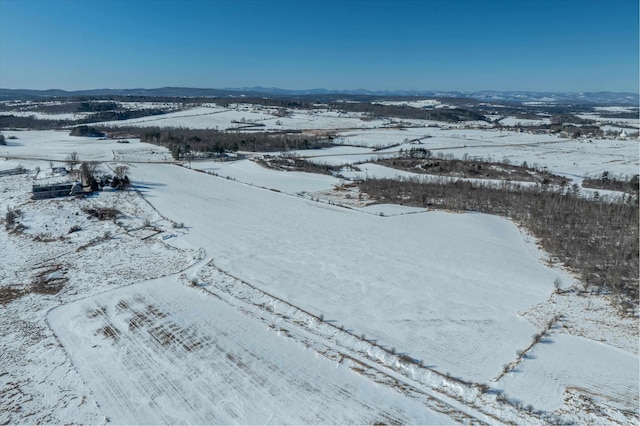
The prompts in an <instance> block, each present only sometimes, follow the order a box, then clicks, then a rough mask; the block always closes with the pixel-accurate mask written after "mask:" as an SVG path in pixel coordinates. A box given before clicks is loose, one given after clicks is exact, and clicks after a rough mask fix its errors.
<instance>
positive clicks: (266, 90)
mask: <svg viewBox="0 0 640 426" xmlns="http://www.w3.org/2000/svg"><path fill="white" fill-rule="evenodd" d="M109 95H111V96H149V97H191V98H193V97H211V98H221V97H239V96H246V97H261V96H270V97H293V96H299V97H329V96H368V97H369V96H370V97H382V96H384V97H416V98H417V97H420V98H425V97H428V98H469V99H476V100H479V101H487V102H491V101H495V102H513V103H527V102H541V103H548V104H598V105H630V106H638V105H639V104H640V96H639V94H638V93H628V92H623V93H616V92H585V93H569V92H563V93H556V92H523V91H520V92H513V91H491V90H484V91H477V92H458V91H438V90H391V91H387V90H384V91H381V90H366V89H354V90H329V89H309V90H288V89H279V88H276V87H260V86H255V87H236V88H226V89H200V88H191V87H162V88H157V89H92V90H75V91H66V90H60V89H49V90H30V89H1V88H0V100H19V99H23V100H28V99H40V98H52V97H70V96H109Z"/></svg>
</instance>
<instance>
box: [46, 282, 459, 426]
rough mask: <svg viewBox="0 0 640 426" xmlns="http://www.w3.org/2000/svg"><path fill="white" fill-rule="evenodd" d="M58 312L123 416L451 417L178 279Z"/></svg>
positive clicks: (59, 324)
mask: <svg viewBox="0 0 640 426" xmlns="http://www.w3.org/2000/svg"><path fill="white" fill-rule="evenodd" d="M50 322H51V325H52V327H53V329H54V330H55V331H56V334H57V335H58V336H59V337H60V339H61V341H62V342H63V344H64V346H65V347H66V348H67V350H69V352H70V353H71V354H72V355H71V358H72V360H73V361H74V363H75V365H76V366H77V368H78V370H79V372H80V373H81V374H82V376H83V377H84V378H85V380H86V381H87V383H88V384H89V386H90V387H91V389H92V390H93V392H94V394H95V395H96V399H97V401H98V403H99V404H100V406H101V407H102V408H103V409H104V410H105V412H107V413H109V418H110V421H111V422H115V423H129V424H132V423H133V424H175V423H189V424H193V423H196V424H232V423H234V424H235V423H240V424H269V423H276V424H291V423H295V424H347V423H358V424H373V423H378V422H384V423H417V424H434V423H437V424H441V423H449V422H451V420H449V419H448V418H447V417H445V416H443V415H438V414H436V413H434V412H431V411H429V410H427V409H425V408H424V407H422V406H421V404H420V403H419V401H414V400H411V399H408V398H404V397H403V395H402V394H401V393H399V392H398V391H397V390H393V389H391V388H387V387H384V386H378V385H376V384H375V383H373V382H372V381H370V380H369V379H366V378H364V377H362V376H360V375H358V374H355V373H354V372H353V371H351V370H350V369H348V368H347V367H338V368H336V365H335V363H334V362H332V361H330V360H328V359H326V358H324V357H319V356H317V354H316V353H315V352H314V351H313V350H305V348H304V347H303V346H301V345H297V344H296V343H294V342H292V341H289V340H288V339H286V338H284V337H282V336H279V335H278V334H277V333H276V332H275V331H272V330H270V329H268V328H265V326H264V325H263V324H260V323H259V322H257V321H255V320H253V319H251V318H249V317H247V316H245V315H243V314H242V313H240V312H239V311H237V310H235V309H232V308H230V307H228V306H226V305H225V304H224V303H222V302H221V301H219V300H217V299H215V298H214V297H212V296H210V295H209V296H207V295H206V294H205V293H202V292H201V291H199V290H197V289H194V288H188V287H185V286H182V285H180V284H178V283H176V282H175V281H174V280H169V279H164V280H156V281H150V282H147V283H144V284H140V285H136V286H131V287H127V288H124V289H120V290H116V291H114V292H109V293H105V294H102V295H100V296H96V297H92V298H89V299H84V300H82V301H79V302H76V303H73V304H70V305H66V306H64V307H61V308H58V309H56V310H54V311H53V312H52V313H51V314H50Z"/></svg>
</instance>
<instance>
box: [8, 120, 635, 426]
mask: <svg viewBox="0 0 640 426" xmlns="http://www.w3.org/2000/svg"><path fill="white" fill-rule="evenodd" d="M195 112H197V113H200V112H202V115H193V113H194V111H193V110H192V111H191V112H190V113H191V114H192V115H188V114H189V111H181V112H177V113H172V114H173V115H170V114H168V115H165V116H162V117H163V118H162V119H168V120H171V121H170V122H171V123H172V125H179V124H178V123H182V124H181V125H183V126H191V125H194V124H197V123H196V122H197V121H198V120H206V122H205V121H203V122H202V123H201V125H202V126H205V124H206V126H209V125H210V124H211V123H212V122H213V121H211V120H214V119H215V118H214V117H217V116H220V117H223V116H222V114H228V115H229V116H228V117H224V119H223V120H222V121H220V122H219V123H220V124H216V125H219V126H222V125H225V124H224V123H226V125H231V124H233V123H231V120H236V119H241V118H242V116H239V114H242V115H244V117H245V121H246V120H249V118H251V117H254V118H255V119H256V121H257V120H262V121H263V122H266V123H270V122H271V121H273V122H274V124H273V126H274V127H276V126H293V127H295V126H298V128H316V129H322V128H324V127H322V126H326V127H327V128H328V127H330V126H334V127H333V128H336V129H340V128H342V129H350V130H348V131H345V132H344V133H341V134H339V136H342V138H343V141H344V143H345V145H347V144H349V141H361V142H363V143H361V144H359V145H363V146H367V147H365V148H356V147H350V146H344V147H334V148H330V149H325V150H319V151H316V152H313V151H301V152H298V154H299V155H304V156H309V157H310V159H311V160H312V161H314V162H319V163H322V162H325V163H327V164H344V163H354V162H356V161H363V160H364V161H368V160H370V159H371V158H372V157H376V156H378V155H390V154H391V153H392V152H393V151H397V150H399V149H400V148H403V149H410V148H411V147H416V146H417V147H424V148H426V149H429V150H432V152H433V153H438V152H443V153H454V154H455V155H456V156H457V157H462V156H463V155H464V154H468V155H469V156H482V157H484V158H487V157H492V158H494V159H498V160H500V159H502V158H508V159H509V160H510V161H511V162H513V163H520V162H522V161H527V162H529V163H530V164H533V163H537V164H538V165H539V166H540V167H544V166H546V167H548V168H549V169H550V170H551V171H556V172H560V173H563V174H567V175H570V176H575V177H577V178H579V177H581V176H585V175H589V174H597V173H598V172H600V173H601V171H602V170H608V171H610V172H611V173H612V174H633V173H637V169H638V145H637V142H634V141H604V140H602V141H600V140H594V141H593V142H587V141H583V142H580V141H569V140H563V139H559V138H556V137H554V136H545V135H543V136H540V135H528V134H521V133H513V132H503V133H500V132H496V131H492V130H478V129H444V128H442V129H440V128H433V127H421V128H409V129H407V130H396V129H393V130H392V129H374V128H371V127H370V128H367V129H362V130H352V128H354V127H355V128H358V127H359V126H369V125H371V122H365V121H362V120H359V119H357V118H354V117H340V116H338V115H337V114H333V113H331V114H330V113H329V112H326V113H322V114H318V115H317V116H315V117H314V116H312V115H310V114H302V113H297V114H294V115H293V116H292V117H282V118H276V117H275V116H273V115H271V114H270V113H269V111H261V110H255V111H254V110H253V109H251V110H246V111H239V110H233V114H231V112H229V111H227V110H224V109H222V108H220V111H219V110H218V109H216V108H209V107H202V111H200V110H197V111H195ZM332 114H333V115H332ZM168 116H169V117H168ZM231 117H233V118H231ZM153 119H155V118H153ZM138 120H143V119H138ZM276 120H281V123H282V124H279V125H276V124H275V121H276ZM287 120H290V121H287ZM352 120H353V121H352ZM139 123H140V125H146V124H144V123H149V124H148V125H158V124H157V123H155V124H152V123H153V122H147V121H139ZM377 124H382V123H377ZM164 125H167V124H164ZM307 125H309V126H310V127H305V126H307ZM374 125H376V124H375V123H374V124H373V125H372V126H374ZM214 127H215V125H214ZM4 133H5V134H6V136H16V137H17V139H12V140H8V142H9V145H8V146H2V147H0V170H7V169H10V168H13V167H16V166H17V165H18V164H22V165H24V166H25V167H27V168H28V169H30V170H31V171H30V173H29V174H27V175H19V176H4V177H0V200H1V203H0V205H2V207H3V210H4V209H5V208H6V207H5V206H8V207H16V208H19V209H21V210H23V218H22V219H20V220H21V221H22V223H23V224H24V225H25V226H26V229H25V230H24V231H23V232H22V233H17V234H9V233H8V232H7V231H6V230H5V229H4V226H3V227H2V229H1V230H0V235H1V237H0V254H1V255H2V261H3V265H8V267H6V268H3V269H2V270H1V271H0V286H2V287H3V288H6V287H8V286H11V288H15V289H19V290H20V291H24V294H23V295H21V296H20V297H18V298H16V299H15V300H12V301H9V302H7V303H5V304H3V305H2V306H1V308H2V309H0V328H2V329H3V330H11V331H10V332H9V333H6V334H4V335H3V336H2V337H0V349H1V352H0V366H1V367H0V384H1V385H2V388H3V390H1V391H0V408H2V410H0V413H1V414H0V422H3V423H5V422H9V423H104V422H106V421H111V422H115V423H175V422H181V423H187V422H189V423H269V422H271V423H375V422H384V423H391V422H400V423H421V424H434V423H435V424H441V423H448V422H470V421H472V420H473V419H475V420H478V421H483V422H489V423H493V422H495V423H501V422H515V423H536V422H542V421H543V420H542V419H541V418H540V416H542V418H543V419H547V420H550V419H551V417H549V416H557V417H558V418H559V419H563V420H564V421H578V422H591V423H609V422H614V421H618V422H622V423H633V422H637V420H638V415H639V413H638V400H639V389H638V385H637V378H638V376H639V374H640V372H639V368H638V361H639V358H638V349H637V338H638V334H637V319H633V318H626V319H625V318H620V317H618V316H617V313H616V311H615V310H614V309H613V308H612V307H611V306H610V305H609V304H608V303H607V302H606V300H605V299H604V298H602V297H598V296H589V295H583V296H579V295H577V293H575V292H566V293H563V294H561V295H560V294H556V293H555V292H554V290H555V289H554V281H556V280H559V281H560V283H561V286H562V288H565V289H568V288H570V287H572V286H579V283H578V282H577V281H576V279H575V278H573V277H572V276H571V275H570V274H569V273H568V272H567V271H564V270H562V269H560V268H557V267H553V266H550V265H549V264H547V262H545V260H546V255H545V253H542V252H541V251H539V249H538V248H537V247H536V245H535V241H534V240H533V239H532V238H531V237H530V236H528V235H527V234H526V233H524V232H523V231H522V230H520V229H518V228H517V227H516V226H515V225H514V224H513V223H511V222H509V221H507V220H505V219H502V218H497V217H493V216H487V215H480V214H451V213H444V212H428V211H425V210H422V209H408V208H405V207H400V206H375V205H374V206H368V207H362V204H364V203H363V202H361V203H356V202H355V200H357V199H358V194H355V193H354V194H353V195H352V196H353V199H354V203H353V207H354V208H343V207H339V206H335V205H331V204H329V203H328V202H327V200H329V201H330V200H331V199H332V198H331V197H330V196H329V195H327V197H326V198H323V197H324V196H320V195H318V194H323V193H324V194H330V193H332V192H333V193H336V194H337V192H338V191H337V190H333V188H334V187H337V186H338V185H341V184H344V183H345V181H344V180H343V179H338V178H335V177H331V176H325V175H313V174H308V173H297V172H282V171H275V170H268V169H264V168H262V167H260V166H259V165H258V164H256V163H255V162H253V161H249V160H242V161H237V162H228V163H221V162H193V165H192V167H193V168H194V169H198V170H200V171H198V170H189V169H188V168H186V167H180V166H178V165H174V164H163V163H168V162H169V160H170V155H169V154H168V152H167V150H166V149H164V148H161V147H157V146H153V145H148V144H145V143H140V142H139V141H138V140H136V139H130V141H129V142H130V143H128V144H122V143H117V142H116V141H109V140H104V141H101V140H96V139H93V138H78V137H71V136H68V135H67V133H64V132H53V131H42V132H35V131H34V132H20V131H13V132H4ZM427 136H429V137H427ZM336 139H340V138H336ZM411 141H413V142H411ZM396 144H400V146H395V147H393V148H389V149H388V150H386V151H387V152H385V150H383V151H381V152H380V153H378V152H374V150H373V147H377V146H391V145H396ZM71 152H77V153H78V155H79V157H80V159H81V160H95V161H101V162H105V163H106V164H105V167H106V166H107V165H108V166H109V167H112V168H113V167H114V166H116V165H118V164H127V165H128V166H129V167H130V170H129V176H130V178H131V180H132V182H133V185H134V188H135V189H136V190H137V192H133V191H132V192H128V193H118V192H102V193H99V194H97V195H95V196H92V197H89V198H86V199H84V200H75V199H56V200H43V201H34V200H30V199H29V191H30V185H31V183H32V182H33V178H34V175H35V172H34V170H35V168H36V167H40V168H41V169H42V170H43V171H44V170H45V169H48V168H49V161H54V162H61V161H63V160H64V159H65V157H66V156H67V155H69V154H70V153H71ZM603 159H604V160H603ZM360 167H361V168H362V170H361V172H359V173H365V174H367V173H370V174H371V175H379V174H384V173H386V174H389V173H392V172H391V171H389V169H386V168H382V169H381V168H380V166H377V165H374V164H364V165H361V166H360ZM383 169H384V170H383ZM201 171H204V172H208V173H202V172H201ZM42 173H44V172H42ZM209 173H212V174H216V175H218V176H212V175H211V174H209ZM354 173H355V172H354ZM401 174H402V172H399V171H398V172H397V175H401ZM354 176H355V175H354ZM345 177H347V178H348V177H350V175H349V174H348V173H346V172H345ZM265 189H267V190H265ZM273 190H275V191H273ZM341 191H344V189H341ZM312 198H313V199H312ZM317 198H320V199H321V200H320V202H318V201H314V200H315V199H317ZM323 200H324V202H322V201H323ZM90 206H116V207H117V208H118V209H119V210H121V211H122V212H123V214H122V215H121V216H120V217H119V218H118V219H116V220H115V221H97V220H95V219H90V218H88V217H87V215H86V214H85V213H84V212H83V210H82V207H90ZM355 207H357V208H355ZM180 224H184V227H181V226H180ZM74 225H77V226H78V227H79V228H80V229H81V230H80V231H78V232H72V233H70V232H69V231H70V229H71V227H73V226H74ZM163 236H164V238H163ZM205 260H206V261H207V263H206V265H207V266H204V261H205ZM198 262H199V263H198ZM54 267H55V268H54ZM185 268H187V269H186V271H185V272H184V274H185V275H180V273H181V272H180V271H184V270H185ZM216 271H217V272H216ZM43 272H46V274H43ZM161 277H163V278H161ZM189 277H192V278H193V280H194V283H196V284H197V286H190V278H189ZM229 277H233V279H235V280H236V282H237V283H236V284H234V285H232V286H229V287H228V288H227V287H224V286H223V284H224V283H226V282H227V280H230V279H231V278H229ZM156 278H160V279H156ZM43 279H44V280H45V281H47V280H49V281H51V282H52V283H59V282H62V281H63V282H64V285H63V287H62V288H61V289H60V290H59V291H58V292H57V293H52V294H42V293H38V292H37V291H35V290H32V289H33V288H35V287H34V283H37V282H39V280H40V281H42V280H43ZM61 279H62V281H60V280H61ZM239 283H246V285H250V286H252V288H253V290H252V292H255V294H256V295H258V296H255V297H260V298H266V299H268V300H269V302H268V304H267V305H266V306H270V308H269V309H271V310H272V311H273V312H271V311H267V313H266V314H265V313H263V310H264V309H266V308H264V306H263V307H258V305H255V304H252V303H253V302H251V301H250V302H241V299H242V297H244V296H243V294H242V293H241V292H238V291H239V289H241V288H242V287H241V286H240V284H239ZM224 285H226V284H224ZM223 288H227V290H225V291H223V292H222V291H221V290H220V289H223ZM234 289H235V290H234ZM252 294H253V293H252ZM242 300H243V299H242ZM247 300H249V299H247ZM278 301H280V302H278ZM276 305H277V306H276ZM54 308H55V309H54ZM51 309H53V310H52V311H51V312H50V313H48V312H49V311H50V310H51ZM278 309H280V310H282V313H280V314H279V315H280V316H277V317H273V315H275V313H274V312H278ZM283 309H284V310H283ZM293 310H298V311H296V312H306V314H304V315H303V316H301V317H297V316H293V313H292V312H293ZM269 312H271V313H269ZM560 314H562V315H564V316H563V317H562V318H561V319H560V320H558V322H557V323H556V325H555V326H554V327H552V328H551V329H550V330H549V331H548V336H547V338H546V340H544V341H543V342H541V343H539V344H536V345H534V346H533V347H532V348H531V350H529V351H528V352H527V353H526V355H525V356H524V357H523V358H522V359H521V361H520V362H517V366H516V367H515V368H514V369H513V370H512V371H511V372H509V373H507V374H502V372H503V369H504V366H505V365H506V364H510V363H514V362H516V361H517V359H518V357H519V355H518V352H519V351H522V350H525V349H526V348H527V347H529V345H530V344H531V343H532V339H533V335H534V334H535V333H537V332H540V331H541V330H543V329H544V328H545V324H547V323H548V321H549V320H550V319H553V318H555V317H556V316H557V315H560ZM269 315H271V316H269ZM296 315H297V314H296ZM287 316H291V318H286V317H287ZM314 318H315V319H314ZM320 318H321V320H320V321H319V322H318V319H320ZM295 321H299V322H300V323H296V322H295ZM318 324H320V325H318ZM321 325H322V326H323V327H325V328H326V330H328V331H322V332H321V331H314V327H315V328H318V330H319V327H320V326H321ZM323 330H324V328H323ZM54 332H55V334H54ZM322 333H324V334H322ZM332 336H333V337H332ZM58 339H59V340H58ZM349 342H351V343H349ZM25 353H26V354H27V356H24V354H25ZM400 355H402V356H405V357H406V359H408V360H411V363H412V366H411V367H406V366H402V365H403V364H398V363H397V362H396V361H393V360H394V359H398V358H397V357H398V356H400ZM394 357H395V358H394ZM344 360H349V361H344ZM605 360H606V361H605ZM345 362H346V364H345ZM34 366H41V367H37V368H34ZM365 372H369V373H367V374H365ZM372 377H385V379H384V380H382V379H380V380H377V379H372ZM390 378H393V380H394V382H393V383H395V385H390V384H389V383H391V382H392V381H391V379H390ZM458 379H460V380H462V381H464V382H457V381H456V380H458ZM480 385H486V386H488V389H489V391H488V392H481V391H479V390H478V389H480V388H479V386H480ZM399 389H405V390H404V391H399ZM500 394H503V395H505V396H506V398H507V400H510V401H511V402H512V403H514V404H515V406H514V405H511V404H505V403H504V402H500V401H499V400H497V395H500ZM416 395H422V396H420V397H418V396H416ZM587 400H590V401H594V402H593V404H596V405H597V406H599V407H603V408H602V410H601V412H598V411H594V410H593V404H592V405H591V406H589V403H588V402H585V401H587ZM434 401H435V402H434ZM528 404H531V406H532V411H534V412H536V411H537V412H538V414H535V413H534V414H535V415H531V414H528V412H527V411H526V410H523V409H518V408H517V407H518V406H522V407H526V406H527V405H528ZM585 404H586V405H585ZM589 407H591V408H589Z"/></svg>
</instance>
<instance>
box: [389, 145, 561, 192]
mask: <svg viewBox="0 0 640 426" xmlns="http://www.w3.org/2000/svg"><path fill="white" fill-rule="evenodd" d="M376 163H379V164H382V165H384V166H387V167H391V168H394V169H398V170H405V171H408V172H414V173H426V174H430V175H437V176H455V177H465V178H474V179H496V180H511V181H521V182H539V183H541V184H544V185H560V186H564V185H567V184H568V183H569V180H568V179H567V178H565V177H563V176H560V175H556V174H553V173H551V172H549V171H547V170H541V169H539V168H536V167H530V166H529V165H528V164H527V162H526V161H525V162H523V163H522V164H521V165H514V164H511V163H510V162H509V161H503V162H502V163H495V162H492V161H487V160H483V159H478V158H474V159H471V158H469V156H468V155H466V154H465V155H464V157H463V158H462V159H456V158H454V157H453V155H452V154H444V153H442V152H438V153H436V155H435V156H434V155H433V154H432V152H431V151H430V150H428V149H425V148H420V147H419V148H411V149H408V150H402V149H401V150H400V157H399V158H380V159H377V160H376Z"/></svg>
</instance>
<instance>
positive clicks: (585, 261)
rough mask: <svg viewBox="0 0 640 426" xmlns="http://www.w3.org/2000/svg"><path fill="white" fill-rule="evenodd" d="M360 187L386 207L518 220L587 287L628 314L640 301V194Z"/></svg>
mask: <svg viewBox="0 0 640 426" xmlns="http://www.w3.org/2000/svg"><path fill="white" fill-rule="evenodd" d="M359 185H360V189H361V190H362V191H363V192H365V193H367V194H368V195H369V196H371V197H372V198H374V199H376V200H378V201H379V202H381V203H397V204H408V205H412V206H417V207H431V208H436V209H444V210H453V211H477V212H482V213H488V214H496V215H500V216H504V217H507V218H510V219H512V220H514V221H515V222H516V223H519V224H521V225H523V226H525V227H526V228H527V229H529V230H530V231H531V233H532V234H533V235H535V236H536V237H537V238H538V239H539V240H540V243H541V245H542V247H543V248H544V250H546V251H547V252H548V253H549V254H550V255H552V256H553V257H554V258H556V259H558V260H559V261H560V262H562V263H563V264H564V265H565V266H567V267H568V268H570V269H571V270H573V271H575V272H576V273H577V274H579V275H580V277H581V280H582V282H583V284H584V287H585V290H587V289H592V290H595V291H598V292H611V293H613V294H615V295H618V296H620V298H619V302H620V304H621V307H622V308H624V309H628V308H631V307H633V306H635V305H637V303H638V276H639V273H640V271H639V267H638V264H639V261H638V259H639V255H640V253H639V244H638V241H639V240H638V238H639V235H638V213H639V212H638V195H637V194H636V195H634V196H625V198H624V200H623V202H616V203H611V202H605V201H602V200H600V201H596V200H589V199H585V198H584V197H581V196H580V195H579V193H578V192H579V188H577V187H573V188H569V189H567V190H551V189H548V188H545V186H544V185H537V186H535V187H520V186H518V185H511V184H508V183H503V184H502V185H499V186H496V185H493V186H492V185H487V184H485V185H481V184H477V183H471V182H469V181H456V182H450V181H446V180H444V179H443V180H440V181H434V182H424V181H421V180H418V179H400V180H395V179H380V180H366V181H363V182H361V183H360V184H359Z"/></svg>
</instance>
